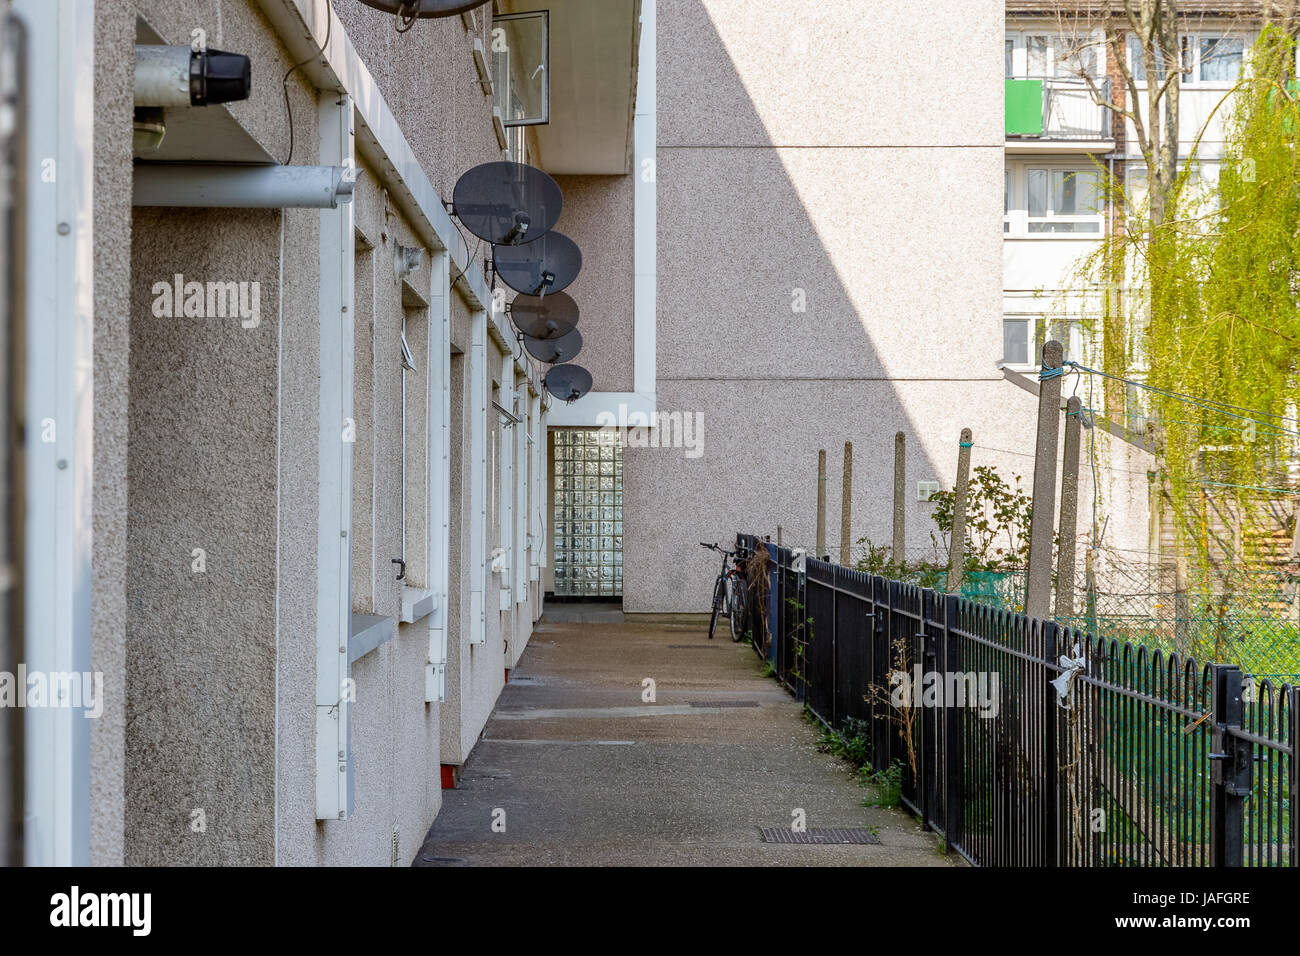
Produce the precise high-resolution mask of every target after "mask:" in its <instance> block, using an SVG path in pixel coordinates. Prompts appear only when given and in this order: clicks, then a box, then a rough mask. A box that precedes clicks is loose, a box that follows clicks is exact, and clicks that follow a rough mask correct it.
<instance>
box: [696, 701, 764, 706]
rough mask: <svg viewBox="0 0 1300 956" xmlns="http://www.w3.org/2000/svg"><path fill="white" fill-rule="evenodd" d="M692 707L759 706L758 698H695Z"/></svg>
mask: <svg viewBox="0 0 1300 956" xmlns="http://www.w3.org/2000/svg"><path fill="white" fill-rule="evenodd" d="M691 706H692V707H757V706H758V701H756V700H693V701H691Z"/></svg>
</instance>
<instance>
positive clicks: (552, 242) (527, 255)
mask: <svg viewBox="0 0 1300 956" xmlns="http://www.w3.org/2000/svg"><path fill="white" fill-rule="evenodd" d="M492 264H493V266H495V267H496V270H497V275H499V276H500V277H501V281H502V282H504V283H505V284H506V285H508V286H509V287H510V288H512V289H514V290H515V291H516V292H524V293H527V294H528V295H551V294H552V293H555V292H559V291H560V290H561V289H564V288H567V287H568V285H569V284H570V283H571V282H573V280H574V279H576V278H577V277H578V273H579V272H580V271H582V250H581V249H579V248H578V244H577V243H576V242H574V241H573V240H572V239H570V238H569V237H568V236H566V235H564V234H563V233H559V232H548V233H547V234H546V235H544V236H540V237H538V238H537V239H534V240H532V241H531V242H525V243H524V244H523V245H521V246H497V247H496V248H495V249H493V250H492Z"/></svg>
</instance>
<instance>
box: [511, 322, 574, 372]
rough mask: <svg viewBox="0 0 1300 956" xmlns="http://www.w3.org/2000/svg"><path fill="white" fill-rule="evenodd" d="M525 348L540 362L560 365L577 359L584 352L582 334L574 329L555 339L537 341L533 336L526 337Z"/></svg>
mask: <svg viewBox="0 0 1300 956" xmlns="http://www.w3.org/2000/svg"><path fill="white" fill-rule="evenodd" d="M524 348H526V349H527V350H528V354H529V355H531V356H532V357H533V358H535V359H537V361H539V362H543V363H545V364H547V365H559V364H560V363H561V362H569V361H572V360H573V359H574V358H577V355H578V353H579V352H581V351H582V333H581V332H579V331H578V330H577V329H573V330H572V331H570V332H566V333H565V334H564V335H561V336H559V337H558V338H554V339H535V338H533V337H532V336H531V335H525V336H524Z"/></svg>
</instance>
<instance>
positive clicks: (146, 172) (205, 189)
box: [131, 163, 356, 209]
mask: <svg viewBox="0 0 1300 956" xmlns="http://www.w3.org/2000/svg"><path fill="white" fill-rule="evenodd" d="M133 183H134V184H133V188H132V194H131V203H132V205H136V206H203V207H229V208H241V209H284V208H306V209H337V208H338V207H339V206H341V205H344V204H346V203H350V202H351V201H352V190H353V188H354V187H355V185H356V167H354V166H342V165H339V166H215V165H214V166H205V165H202V164H197V163H195V164H183V165H181V164H178V165H175V166H165V165H158V166H150V165H139V166H136V167H135V175H134V177H133Z"/></svg>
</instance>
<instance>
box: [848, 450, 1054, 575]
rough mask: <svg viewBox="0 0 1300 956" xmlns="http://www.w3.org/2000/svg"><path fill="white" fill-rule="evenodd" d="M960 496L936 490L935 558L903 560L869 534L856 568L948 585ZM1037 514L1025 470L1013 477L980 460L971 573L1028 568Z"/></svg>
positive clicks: (971, 505) (970, 503)
mask: <svg viewBox="0 0 1300 956" xmlns="http://www.w3.org/2000/svg"><path fill="white" fill-rule="evenodd" d="M955 500H956V494H955V492H952V491H938V492H935V493H934V494H933V495H931V496H930V501H931V503H933V505H934V511H933V513H932V517H933V519H934V523H935V531H934V532H931V534H930V541H931V543H932V545H933V546H934V553H935V555H936V559H935V560H916V561H905V560H904V561H898V560H895V559H894V555H893V553H892V549H891V548H889V547H886V546H884V545H876V544H873V543H872V542H871V539H869V538H859V539H858V546H859V548H860V555H859V557H858V561H857V564H856V565H855V567H856V569H857V570H859V571H865V572H867V573H868V574H877V575H880V576H881V577H886V578H894V579H897V580H902V581H909V582H913V583H916V584H919V585H921V586H922V587H927V588H938V589H943V588H944V587H946V586H947V579H948V569H949V567H950V566H951V563H952V523H953V514H954V503H955ZM1032 515H1033V500H1032V499H1031V498H1030V496H1029V495H1028V494H1026V493H1025V492H1024V490H1023V489H1022V487H1021V478H1020V476H1019V475H1012V476H1011V481H1007V480H1006V479H1005V478H1003V477H1002V475H1001V474H999V473H998V470H997V469H996V468H994V467H992V466H990V465H978V466H976V467H975V468H974V469H973V470H972V472H971V479H970V488H969V491H968V492H967V496H966V558H965V561H964V568H965V573H966V574H967V575H972V574H974V575H978V574H1005V573H1008V572H1011V571H1015V570H1018V569H1021V568H1024V567H1025V565H1026V564H1027V563H1028V559H1029V521H1030V518H1031V517H1032Z"/></svg>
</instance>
